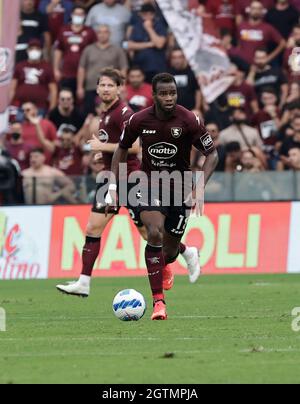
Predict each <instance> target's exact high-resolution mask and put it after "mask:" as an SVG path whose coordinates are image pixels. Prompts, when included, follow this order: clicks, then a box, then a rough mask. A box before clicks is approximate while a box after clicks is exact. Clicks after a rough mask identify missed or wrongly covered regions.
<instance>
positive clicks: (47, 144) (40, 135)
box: [22, 102, 57, 161]
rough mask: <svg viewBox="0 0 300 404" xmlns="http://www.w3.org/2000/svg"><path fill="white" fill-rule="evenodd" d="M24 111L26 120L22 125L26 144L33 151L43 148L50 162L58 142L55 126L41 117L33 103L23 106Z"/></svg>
mask: <svg viewBox="0 0 300 404" xmlns="http://www.w3.org/2000/svg"><path fill="white" fill-rule="evenodd" d="M22 109H23V113H24V118H25V119H24V122H23V123H22V134H23V139H24V142H25V143H26V144H27V145H28V146H30V147H31V148H32V149H33V148H43V149H44V150H45V152H46V155H47V159H48V160H47V161H50V157H51V154H52V153H53V151H54V150H55V141H56V140H57V136H56V128H55V126H54V125H53V123H52V122H50V121H48V120H47V119H42V118H40V117H39V115H38V109H37V107H36V106H35V105H34V104H33V103H30V102H27V103H25V104H23V106H22Z"/></svg>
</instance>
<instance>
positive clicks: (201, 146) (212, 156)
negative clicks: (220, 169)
mask: <svg viewBox="0 0 300 404" xmlns="http://www.w3.org/2000/svg"><path fill="white" fill-rule="evenodd" d="M191 133H192V137H193V145H194V147H195V148H196V149H197V150H199V151H200V152H201V153H202V154H203V155H204V156H205V157H206V160H205V163H204V165H203V168H202V170H203V172H204V185H206V184H207V183H208V181H209V179H210V177H211V176H212V174H213V172H214V171H215V169H216V167H217V165H218V162H219V155H218V152H217V150H216V148H215V145H214V141H213V139H212V137H211V135H210V133H209V132H208V131H207V129H206V128H205V126H204V125H203V124H202V123H201V121H200V119H199V118H198V117H195V121H194V120H193V122H192V123H191Z"/></svg>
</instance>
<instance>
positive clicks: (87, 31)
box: [55, 25, 97, 79]
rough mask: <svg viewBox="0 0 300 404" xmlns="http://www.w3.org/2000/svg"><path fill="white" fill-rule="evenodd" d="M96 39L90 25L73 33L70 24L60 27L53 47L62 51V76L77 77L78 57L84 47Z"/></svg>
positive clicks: (67, 77)
mask: <svg viewBox="0 0 300 404" xmlns="http://www.w3.org/2000/svg"><path fill="white" fill-rule="evenodd" d="M96 41H97V36H96V34H95V32H94V30H93V29H92V28H90V27H83V29H82V30H81V31H80V32H78V33H75V32H73V30H72V28H71V26H70V25H67V26H65V27H63V28H62V30H61V31H60V33H59V36H58V39H57V41H56V43H55V47H56V48H57V49H58V50H60V51H62V52H63V77H64V78H66V79H70V78H71V79H72V78H75V77H77V70H78V65H79V61H80V57H81V55H82V52H83V51H84V49H85V48H86V47H87V46H89V45H91V44H93V43H94V42H96Z"/></svg>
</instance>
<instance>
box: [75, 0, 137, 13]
mask: <svg viewBox="0 0 300 404" xmlns="http://www.w3.org/2000/svg"><path fill="white" fill-rule="evenodd" d="M100 1H101V0H100ZM100 1H99V0H73V3H74V4H75V6H78V7H83V8H84V9H85V10H86V12H88V11H89V10H90V9H91V8H92V7H94V5H95V4H97V3H100ZM129 1H131V0H129Z"/></svg>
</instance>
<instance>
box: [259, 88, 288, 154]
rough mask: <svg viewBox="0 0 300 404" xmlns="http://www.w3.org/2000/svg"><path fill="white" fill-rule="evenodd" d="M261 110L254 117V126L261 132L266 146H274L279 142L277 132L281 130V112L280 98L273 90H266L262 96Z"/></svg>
mask: <svg viewBox="0 0 300 404" xmlns="http://www.w3.org/2000/svg"><path fill="white" fill-rule="evenodd" d="M260 101H261V104H262V106H263V109H260V110H259V112H258V113H257V114H255V116H254V117H253V124H254V126H256V127H257V129H258V130H259V131H260V135H261V138H262V140H263V142H264V144H265V145H272V146H274V145H275V144H276V141H277V132H278V130H279V128H280V125H281V121H280V115H281V111H280V109H279V107H278V98H277V94H276V91H275V90H274V89H273V88H272V87H269V88H266V89H265V90H264V91H263V93H262V94H261V100H260Z"/></svg>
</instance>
